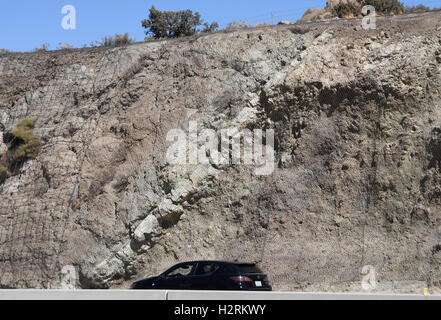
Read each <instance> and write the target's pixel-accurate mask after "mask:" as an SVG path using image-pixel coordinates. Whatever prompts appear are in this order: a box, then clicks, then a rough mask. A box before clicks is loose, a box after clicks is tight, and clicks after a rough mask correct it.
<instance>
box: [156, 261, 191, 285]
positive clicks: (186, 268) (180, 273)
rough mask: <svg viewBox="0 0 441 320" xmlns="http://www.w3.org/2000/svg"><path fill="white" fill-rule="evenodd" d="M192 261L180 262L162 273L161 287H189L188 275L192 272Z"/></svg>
mask: <svg viewBox="0 0 441 320" xmlns="http://www.w3.org/2000/svg"><path fill="white" fill-rule="evenodd" d="M194 267H195V264H194V263H181V264H179V265H176V266H174V267H173V268H171V269H169V270H168V271H166V272H165V273H164V274H163V275H162V281H161V288H162V289H175V290H179V289H187V288H188V287H189V281H188V276H190V275H192V274H193V271H194Z"/></svg>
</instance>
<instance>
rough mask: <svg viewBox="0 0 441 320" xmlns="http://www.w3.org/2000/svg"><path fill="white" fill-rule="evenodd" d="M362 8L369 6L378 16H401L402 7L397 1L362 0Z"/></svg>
mask: <svg viewBox="0 0 441 320" xmlns="http://www.w3.org/2000/svg"><path fill="white" fill-rule="evenodd" d="M361 3H362V5H363V6H367V5H371V6H373V7H374V8H375V11H376V12H377V13H380V14H402V13H404V5H403V4H402V3H401V2H400V1H398V0H363V1H361Z"/></svg>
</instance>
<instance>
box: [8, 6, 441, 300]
mask: <svg viewBox="0 0 441 320" xmlns="http://www.w3.org/2000/svg"><path fill="white" fill-rule="evenodd" d="M440 88H441V14H439V13H428V14H424V15H422V16H399V17H393V18H386V19H379V20H378V21H377V29H376V30H369V31H366V30H363V29H362V28H361V21H360V20H351V21H343V20H341V21H334V22H327V23H307V24H299V25H291V26H275V27H265V28H255V29H243V30H237V31H231V32H217V33H214V34H209V35H203V36H194V37H190V38H183V39H179V40H167V41H158V42H149V43H139V44H134V45H130V46H127V47H119V48H93V49H81V50H70V51H69V50H65V51H58V52H46V53H44V52H43V53H23V54H18V53H14V54H5V55H0V152H4V153H5V152H7V150H8V148H10V146H9V145H8V143H7V139H6V137H8V136H10V132H11V131H12V130H13V128H14V127H15V125H16V124H17V123H18V122H19V121H20V120H22V119H25V118H35V119H36V123H35V128H34V130H33V132H34V134H35V135H37V136H38V137H39V138H40V143H41V147H40V150H39V153H38V155H37V156H36V157H35V158H33V159H30V160H27V161H23V162H21V163H19V165H18V166H16V167H14V168H13V170H10V171H9V172H8V174H7V177H6V178H5V180H4V181H3V182H2V183H1V184H0V287H1V288H59V287H61V286H62V285H63V281H66V277H69V275H66V273H67V272H69V271H70V270H73V269H72V268H74V270H75V272H74V274H71V275H70V277H71V280H69V281H73V282H72V283H71V284H73V285H75V286H76V287H77V288H119V287H127V285H128V283H129V282H131V281H133V280H136V279H139V278H143V277H146V276H149V275H153V274H156V273H158V272H160V271H163V270H164V269H166V268H167V267H169V266H171V265H173V264H174V263H176V262H180V261H184V260H193V259H226V260H235V259H238V260H246V261H255V262H258V263H259V264H260V265H261V267H262V269H264V271H265V272H266V273H267V274H268V275H269V277H270V281H271V282H272V284H273V285H274V288H275V289H280V290H300V291H302V290H307V291H314V290H320V291H323V290H324V291H341V290H352V291H361V290H362V288H361V282H360V281H361V279H362V278H363V275H362V273H361V271H362V268H363V267H364V266H367V265H370V266H373V267H375V270H376V280H377V287H376V290H379V291H400V292H411V291H418V292H419V290H420V289H421V288H424V287H429V288H430V289H431V290H433V291H436V290H439V289H440V288H441V282H440V281H441V269H440V262H441V213H440V209H441V93H440V90H441V89H440ZM190 121H197V124H198V129H199V130H202V129H215V130H220V129H222V128H227V127H235V128H249V129H256V128H258V129H266V130H268V129H273V130H274V132H275V143H274V148H275V156H276V163H275V169H274V172H273V173H272V174H271V175H268V176H258V175H256V174H255V170H254V168H253V167H251V166H246V165H231V166H227V165H224V166H217V165H202V164H199V165H195V164H193V165H190V164H189V165H171V164H169V163H167V161H166V153H167V150H168V148H169V146H170V142H168V141H167V134H168V133H169V132H170V130H173V129H177V128H180V129H182V130H187V128H188V124H189V122H190ZM75 274H76V276H75ZM75 279H76V280H75Z"/></svg>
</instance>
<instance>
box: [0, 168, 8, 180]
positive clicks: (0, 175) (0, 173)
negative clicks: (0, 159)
mask: <svg viewBox="0 0 441 320" xmlns="http://www.w3.org/2000/svg"><path fill="white" fill-rule="evenodd" d="M7 176H8V169H7V168H6V167H5V166H4V165H2V164H0V183H3V182H4V181H5V179H6V177H7Z"/></svg>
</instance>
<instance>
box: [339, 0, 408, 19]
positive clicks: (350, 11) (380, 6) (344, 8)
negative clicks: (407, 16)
mask: <svg viewBox="0 0 441 320" xmlns="http://www.w3.org/2000/svg"><path fill="white" fill-rule="evenodd" d="M367 5H371V6H373V7H374V8H375V12H376V13H378V14H401V13H403V12H404V5H403V4H402V3H401V2H400V1H398V0H356V1H354V2H351V1H349V2H343V1H340V2H339V3H338V4H337V5H336V6H334V7H333V8H332V15H333V16H337V17H339V18H349V17H359V16H361V10H362V8H363V7H364V6H367Z"/></svg>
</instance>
